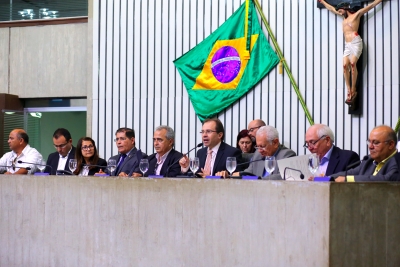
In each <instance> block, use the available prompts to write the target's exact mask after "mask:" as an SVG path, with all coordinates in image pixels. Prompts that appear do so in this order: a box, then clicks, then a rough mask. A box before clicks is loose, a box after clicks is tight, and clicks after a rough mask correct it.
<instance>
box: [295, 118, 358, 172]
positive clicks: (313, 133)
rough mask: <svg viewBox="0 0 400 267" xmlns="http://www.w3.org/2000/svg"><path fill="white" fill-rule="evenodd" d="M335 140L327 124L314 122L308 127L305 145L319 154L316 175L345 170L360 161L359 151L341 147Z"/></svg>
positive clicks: (312, 151)
mask: <svg viewBox="0 0 400 267" xmlns="http://www.w3.org/2000/svg"><path fill="white" fill-rule="evenodd" d="M334 142H335V136H334V134H333V132H332V130H331V129H330V128H329V127H328V126H327V125H324V124H314V125H312V126H311V127H310V128H308V130H307V132H306V141H305V143H304V146H303V147H304V148H307V149H308V150H309V151H310V152H311V153H315V154H317V155H318V158H319V162H320V164H319V169H318V172H317V173H316V176H321V177H322V176H330V175H331V174H334V173H337V172H341V171H345V170H346V168H347V166H349V165H350V164H352V163H355V162H359V161H360V157H359V155H358V154H357V153H355V152H353V151H350V150H343V149H340V148H338V147H337V146H335V145H333V143H334ZM309 180H310V179H309Z"/></svg>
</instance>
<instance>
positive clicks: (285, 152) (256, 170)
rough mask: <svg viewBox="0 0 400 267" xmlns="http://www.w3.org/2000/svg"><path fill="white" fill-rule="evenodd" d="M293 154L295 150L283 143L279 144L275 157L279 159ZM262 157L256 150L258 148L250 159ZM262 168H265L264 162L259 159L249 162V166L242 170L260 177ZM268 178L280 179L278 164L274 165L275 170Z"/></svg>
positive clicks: (293, 155)
mask: <svg viewBox="0 0 400 267" xmlns="http://www.w3.org/2000/svg"><path fill="white" fill-rule="evenodd" d="M295 156H296V152H294V151H293V150H291V149H289V148H287V147H285V146H284V145H280V150H279V152H278V154H276V155H275V159H276V160H280V159H285V158H291V157H295ZM262 158H263V156H262V155H261V154H260V152H258V150H256V152H254V156H253V158H252V159H251V160H252V161H254V160H260V159H262ZM264 169H265V163H264V161H263V160H261V161H256V162H252V163H250V166H249V167H248V168H247V169H245V170H244V171H245V172H250V173H253V174H254V175H257V176H260V177H262V175H263V173H264ZM270 179H271V180H281V179H282V177H281V175H280V172H279V168H278V166H276V168H275V170H274V171H273V172H272V174H271V177H270Z"/></svg>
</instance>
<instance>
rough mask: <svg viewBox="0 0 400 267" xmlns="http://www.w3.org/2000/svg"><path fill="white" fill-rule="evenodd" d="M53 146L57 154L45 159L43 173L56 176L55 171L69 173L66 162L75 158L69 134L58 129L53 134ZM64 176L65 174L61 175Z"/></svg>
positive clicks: (64, 130) (65, 130)
mask: <svg viewBox="0 0 400 267" xmlns="http://www.w3.org/2000/svg"><path fill="white" fill-rule="evenodd" d="M53 144H54V148H55V149H56V150H57V152H54V153H51V154H50V155H49V157H48V158H47V163H46V164H47V165H49V166H51V168H50V167H48V166H46V169H45V171H44V172H46V173H50V174H51V175H56V174H57V170H61V171H66V173H68V172H69V167H68V162H69V160H70V159H74V158H75V147H74V146H73V145H72V137H71V134H70V132H69V131H68V130H67V129H64V128H58V129H57V130H55V132H54V134H53ZM63 174H65V173H63Z"/></svg>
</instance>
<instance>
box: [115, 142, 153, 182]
mask: <svg viewBox="0 0 400 267" xmlns="http://www.w3.org/2000/svg"><path fill="white" fill-rule="evenodd" d="M120 157H121V154H118V155H115V156H112V157H111V158H110V159H115V161H116V162H117V166H118V162H119V159H120ZM142 158H147V155H146V154H145V153H143V152H141V151H140V150H138V149H137V148H136V147H134V148H132V149H131V151H130V152H129V155H128V156H127V157H126V158H125V160H124V162H122V165H121V167H120V168H118V170H117V169H115V171H113V172H112V173H111V174H110V175H111V176H118V175H119V174H120V173H121V172H124V173H126V174H128V175H132V173H134V172H136V173H142V172H141V171H140V169H139V163H140V160H141V159H142ZM116 171H117V173H116ZM107 173H108V171H107Z"/></svg>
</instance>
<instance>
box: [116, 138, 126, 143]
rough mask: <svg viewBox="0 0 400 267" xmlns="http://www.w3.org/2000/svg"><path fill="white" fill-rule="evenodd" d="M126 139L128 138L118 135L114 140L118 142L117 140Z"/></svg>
mask: <svg viewBox="0 0 400 267" xmlns="http://www.w3.org/2000/svg"><path fill="white" fill-rule="evenodd" d="M126 139H128V138H127V137H118V138H115V139H114V142H118V141H125V140H126Z"/></svg>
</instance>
